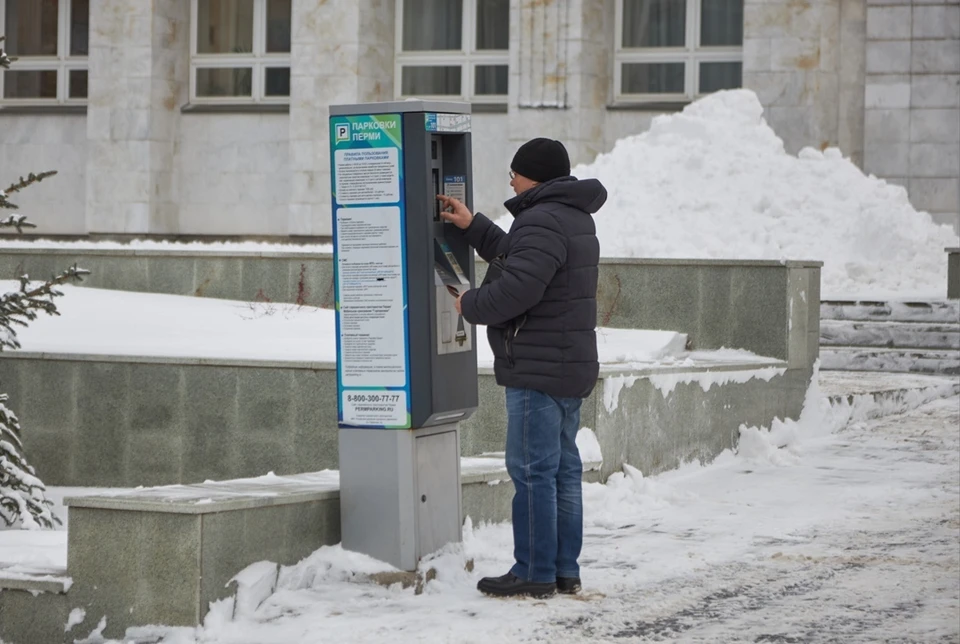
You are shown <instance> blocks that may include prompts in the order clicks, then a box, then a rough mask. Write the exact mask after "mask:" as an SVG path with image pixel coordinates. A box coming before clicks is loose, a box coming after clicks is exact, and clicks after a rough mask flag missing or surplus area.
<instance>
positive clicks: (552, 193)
mask: <svg viewBox="0 0 960 644" xmlns="http://www.w3.org/2000/svg"><path fill="white" fill-rule="evenodd" d="M606 201H607V189H606V188H604V187H603V184H602V183H600V182H599V181H598V180H597V179H577V178H576V177H560V178H558V179H551V180H550V181H547V182H545V183H541V184H538V185H536V186H534V187H532V188H530V189H529V190H527V191H526V192H521V193H520V194H518V195H517V196H515V197H511V198H510V199H508V200H507V201H505V202H504V203H503V205H504V206H505V207H506V209H507V210H509V211H510V214H512V215H513V216H514V217H516V216H517V215H519V214H520V213H521V212H523V211H524V210H526V209H527V208H529V207H530V206H534V205H536V204H538V203H547V202H552V203H561V204H564V205H566V206H571V207H573V208H576V209H577V210H582V211H583V212H586V213H589V214H591V215H592V214H594V213H595V212H597V211H598V210H600V208H601V207H602V206H603V204H604V203H605V202H606Z"/></svg>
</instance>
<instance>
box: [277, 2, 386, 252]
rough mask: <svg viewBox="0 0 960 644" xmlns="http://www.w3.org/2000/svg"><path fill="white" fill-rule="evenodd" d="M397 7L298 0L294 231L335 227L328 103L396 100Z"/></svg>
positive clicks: (293, 53)
mask: <svg viewBox="0 0 960 644" xmlns="http://www.w3.org/2000/svg"><path fill="white" fill-rule="evenodd" d="M394 11H395V10H394V3H393V2H392V1H390V0H358V1H356V2H327V1H326V0H295V1H294V3H293V16H292V19H293V36H292V41H291V50H290V59H291V60H290V65H291V68H290V169H291V173H292V177H291V190H290V211H289V212H290V215H289V231H290V234H291V235H306V236H329V235H331V233H332V228H331V221H332V214H331V210H330V150H329V138H330V137H329V125H328V118H329V112H328V107H329V106H330V105H338V104H349V103H366V102H372V101H387V100H391V99H392V98H393V42H394Z"/></svg>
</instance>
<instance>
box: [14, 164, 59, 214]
mask: <svg viewBox="0 0 960 644" xmlns="http://www.w3.org/2000/svg"><path fill="white" fill-rule="evenodd" d="M55 174H57V171H56V170H47V171H46V172H41V173H40V174H35V173H33V172H31V173H30V174H28V175H27V178H26V179H24V178H23V177H20V181H18V182H16V183H11V184H10V185H9V186H7V189H6V190H0V208H19V207H20V206H18V205H17V204H15V203H13V202H12V201H9V200H8V199H7V197H8V196H9V195H11V194H13V193H15V192H20V191H21V190H23V189H24V188H26V187H28V186H30V185H32V184H34V183H40V182H41V181H43V180H44V179H46V178H47V177H52V176H53V175H55Z"/></svg>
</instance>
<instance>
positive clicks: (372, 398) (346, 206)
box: [330, 100, 477, 570]
mask: <svg viewBox="0 0 960 644" xmlns="http://www.w3.org/2000/svg"><path fill="white" fill-rule="evenodd" d="M330 156H331V184H332V186H331V192H332V203H333V238H334V273H335V275H334V282H335V289H336V316H337V408H338V420H339V456H340V517H341V521H340V522H341V534H342V540H343V547H344V548H346V549H348V550H354V551H358V552H363V553H366V554H369V555H371V556H373V557H376V558H377V559H380V560H382V561H386V562H388V563H391V564H393V565H394V566H396V567H398V568H400V569H402V570H414V569H416V567H417V564H418V562H419V560H420V558H421V557H423V556H424V555H427V554H430V553H431V552H434V551H436V550H437V549H439V548H441V547H442V546H444V545H445V544H447V543H450V542H454V541H459V540H460V538H461V523H462V521H461V515H462V512H461V497H460V436H459V429H458V423H459V421H461V420H464V419H466V418H468V417H469V416H470V415H471V414H472V413H473V412H474V411H475V410H476V407H477V356H476V333H475V330H474V329H473V327H472V326H471V325H470V324H468V323H467V322H466V321H465V320H464V319H463V317H462V316H460V315H459V314H458V313H457V310H456V307H455V306H454V304H455V302H456V296H457V294H459V293H461V292H463V291H465V290H467V289H469V288H471V285H472V284H473V282H474V261H473V250H472V249H471V248H470V247H469V245H468V244H467V243H466V242H465V241H464V240H463V238H462V236H461V235H460V233H459V231H457V230H456V229H455V228H454V227H453V225H452V224H449V223H446V222H444V221H443V220H442V219H441V218H440V203H439V201H438V200H437V199H436V195H438V194H447V195H450V196H454V197H457V198H458V199H460V200H461V201H463V202H464V203H466V204H467V206H468V207H470V208H472V206H473V204H472V201H473V199H472V176H471V147H470V106H469V105H468V104H466V103H447V102H434V101H419V100H414V101H403V102H393V103H366V104H360V105H337V106H331V107H330Z"/></svg>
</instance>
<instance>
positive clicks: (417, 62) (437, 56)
mask: <svg viewBox="0 0 960 644" xmlns="http://www.w3.org/2000/svg"><path fill="white" fill-rule="evenodd" d="M461 1H462V2H463V12H462V13H463V15H462V18H461V25H460V29H461V31H460V49H444V50H434V51H404V50H403V4H404V2H405V0H397V1H396V19H395V20H394V29H395V31H394V43H395V46H394V57H393V60H394V66H393V67H394V69H393V95H394V98H395V99H396V100H406V99H408V98H413V97H414V96H412V95H407V94H404V93H403V68H404V67H459V68H460V94H417V95H416V96H415V98H421V99H424V100H431V101H465V102H468V103H478V104H484V105H506V104H507V101H508V97H509V93H510V45H509V39H508V41H507V49H476V44H477V22H476V17H477V0H461ZM510 17H511V11H510V10H509V9H508V11H507V26H508V28H509V26H510ZM471 27H472V28H471ZM482 65H498V66H502V67H506V68H507V93H506V94H477V93H476V91H475V90H476V68H477V66H482Z"/></svg>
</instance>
